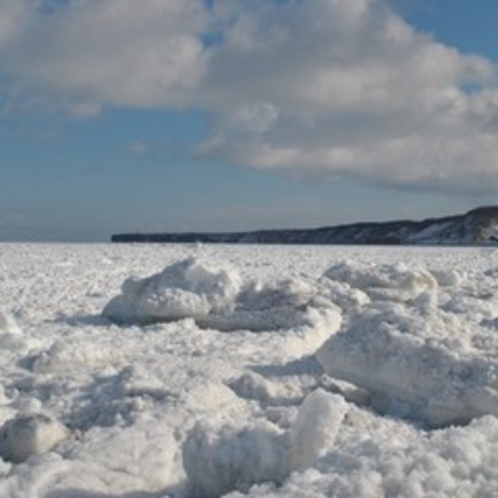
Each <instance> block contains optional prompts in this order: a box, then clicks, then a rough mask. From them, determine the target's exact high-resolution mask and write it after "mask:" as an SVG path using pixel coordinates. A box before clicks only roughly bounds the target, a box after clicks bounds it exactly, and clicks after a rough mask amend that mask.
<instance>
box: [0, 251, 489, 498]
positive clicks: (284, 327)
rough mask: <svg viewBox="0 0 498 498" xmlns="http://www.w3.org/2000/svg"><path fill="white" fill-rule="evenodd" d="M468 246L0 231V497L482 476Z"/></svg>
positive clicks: (483, 327) (482, 420)
mask: <svg viewBox="0 0 498 498" xmlns="http://www.w3.org/2000/svg"><path fill="white" fill-rule="evenodd" d="M497 277H498V259H497V257H496V254H495V253H494V251H493V250H492V249H490V248H488V249H434V248H423V249H414V248H413V249H408V248H339V247H314V248H309V247H308V248H304V247H263V246H252V247H251V246H248V247H242V246H240V247H229V246H226V247H225V246H180V245H178V246H159V245H158V246H110V245H86V246H85V245H30V244H2V245H0V375H1V384H0V496H2V497H6V498H12V497H46V498H57V497H69V498H76V497H85V498H90V497H91V498H95V497H104V496H105V497H116V498H117V497H123V496H126V497H127V498H133V497H135V498H138V497H144V496H147V497H149V498H150V497H157V498H159V497H166V496H170V497H176V498H189V497H192V498H193V497H217V496H230V497H232V498H233V497H242V496H270V497H273V496H274V497H295V496H306V497H326V496H327V497H328V496H337V497H339V496H340V497H363V496H365V497H368V496H372V497H377V496H406V497H417V496H420V497H422V496H457V495H458V496H493V495H495V494H497V493H498V470H497V469H498V466H497V457H496V455H497V454H498V418H497V417H498V381H497V371H498V362H497V355H498V340H497V337H496V335H497V330H498V296H497V291H498V284H497V283H496V278H497Z"/></svg>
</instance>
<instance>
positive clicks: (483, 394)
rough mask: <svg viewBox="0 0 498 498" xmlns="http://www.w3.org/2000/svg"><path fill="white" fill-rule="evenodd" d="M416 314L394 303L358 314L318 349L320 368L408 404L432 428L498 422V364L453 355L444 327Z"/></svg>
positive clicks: (462, 353)
mask: <svg viewBox="0 0 498 498" xmlns="http://www.w3.org/2000/svg"><path fill="white" fill-rule="evenodd" d="M410 313H411V314H409V310H408V309H405V308H404V307H403V306H402V305H396V304H395V303H393V304H389V305H388V304H387V303H386V304H385V305H383V306H371V307H370V308H368V309H366V310H363V311H361V312H358V313H357V314H356V315H355V316H353V317H351V319H350V321H349V323H348V325H347V326H345V327H344V328H343V329H342V330H341V331H339V332H338V333H337V334H335V335H334V336H332V337H331V338H330V339H328V340H327V341H326V342H325V344H324V345H323V346H322V347H321V348H320V349H319V350H318V352H317V355H316V356H317V359H318V361H319V362H320V363H321V364H322V366H323V367H324V368H325V370H326V371H327V373H329V374H330V375H331V376H332V377H335V378H338V379H342V380H345V381H347V382H351V383H353V384H355V385H357V386H360V387H363V388H366V389H368V390H369V391H371V392H374V393H382V394H383V395H384V396H385V397H386V398H387V399H389V400H390V401H402V402H404V403H406V404H407V409H408V413H405V415H408V416H416V417H419V416H420V417H423V418H425V420H426V421H427V422H428V423H429V424H430V425H443V424H450V423H455V422H467V421H469V420H470V419H471V418H473V417H475V416H478V415H483V414H495V415H498V391H497V390H496V387H497V386H496V373H497V372H498V362H497V361H496V360H494V359H490V358H486V357H482V356H479V355H476V354H472V352H466V351H464V350H463V351H453V350H452V349H450V348H449V347H448V344H451V342H450V341H449V339H448V336H451V332H452V331H451V330H448V329H445V328H444V326H445V322H444V321H443V320H441V319H439V320H438V317H437V315H435V316H429V317H423V316H419V315H417V314H416V313H415V312H414V311H410ZM403 409H404V410H405V408H403ZM405 411H406V410H405Z"/></svg>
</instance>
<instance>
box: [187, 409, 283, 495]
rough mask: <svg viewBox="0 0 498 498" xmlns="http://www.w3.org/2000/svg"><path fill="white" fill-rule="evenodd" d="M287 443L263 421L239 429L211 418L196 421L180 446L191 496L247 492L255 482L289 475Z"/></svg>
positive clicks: (278, 479)
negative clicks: (191, 489) (237, 491)
mask: <svg viewBox="0 0 498 498" xmlns="http://www.w3.org/2000/svg"><path fill="white" fill-rule="evenodd" d="M287 457H288V444H287V439H286V438H285V436H284V434H282V432H280V431H279V430H278V429H277V428H276V427H275V426H273V425H271V424H269V423H267V422H262V421H256V422H255V423H254V424H253V425H250V426H246V427H242V428H241V427H238V426H235V425H234V424H233V423H228V422H224V421H222V420H214V419H213V418H211V419H208V420H203V421H199V422H197V424H196V425H195V426H194V428H193V429H192V430H191V431H190V432H189V434H188V436H187V439H186V441H185V443H184V445H183V465H184V468H185V471H186V473H187V477H188V480H189V483H190V486H191V487H192V488H193V491H194V493H198V494H199V496H203V497H205V498H210V497H213V498H214V497H218V496H221V495H223V494H225V493H228V492H229V491H233V490H239V491H242V492H246V491H248V490H249V488H250V487H251V486H252V485H253V484H255V483H261V482H268V481H273V482H276V483H281V482H282V481H283V480H284V479H285V477H286V476H287V475H288V471H289V469H288V464H287V461H288V458H287Z"/></svg>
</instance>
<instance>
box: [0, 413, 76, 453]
mask: <svg viewBox="0 0 498 498" xmlns="http://www.w3.org/2000/svg"><path fill="white" fill-rule="evenodd" d="M68 435H69V431H68V429H67V428H66V427H65V426H64V425H63V424H61V423H60V422H59V421H58V420H56V419H54V418H52V417H50V416H48V415H44V414H35V415H20V416H18V417H16V418H13V419H10V420H8V421H7V422H5V424H4V425H3V426H2V427H1V428H0V456H1V457H2V458H3V459H5V460H10V461H11V462H14V463H20V462H24V461H25V460H27V459H28V458H29V457H30V456H31V455H35V454H38V453H44V452H47V451H50V450H51V449H52V448H54V446H56V445H57V444H59V443H61V442H62V441H64V440H65V439H66V438H67V437H68Z"/></svg>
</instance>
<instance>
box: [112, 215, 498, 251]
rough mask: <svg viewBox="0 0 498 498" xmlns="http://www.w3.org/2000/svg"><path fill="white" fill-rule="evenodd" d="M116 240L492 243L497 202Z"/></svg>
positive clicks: (497, 240) (497, 230)
mask: <svg viewBox="0 0 498 498" xmlns="http://www.w3.org/2000/svg"><path fill="white" fill-rule="evenodd" d="M111 241H112V242H118V243H134V242H143V243H196V242H200V243H211V244H351V245H355V244H358V245H451V246H473V245H498V206H484V207H479V208H476V209H473V210H471V211H469V212H467V213H465V214H460V215H454V216H446V217H442V218H428V219H424V220H421V221H412V220H401V221H388V222H378V223H373V222H372V223H370V222H363V223H352V224H348V225H338V226H329V227H321V228H310V229H290V230H283V229H276V230H258V231H250V232H217V233H208V232H199V233H197V232H182V233H123V234H115V235H113V236H112V237H111Z"/></svg>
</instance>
